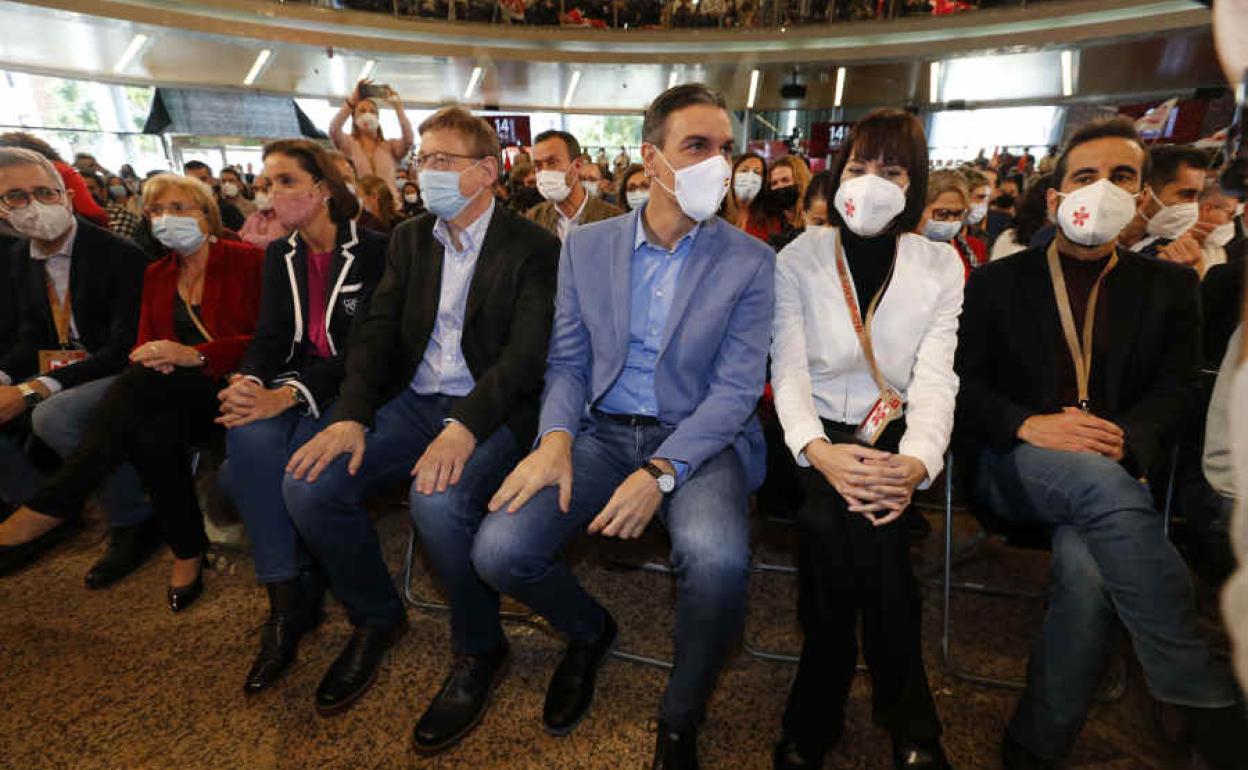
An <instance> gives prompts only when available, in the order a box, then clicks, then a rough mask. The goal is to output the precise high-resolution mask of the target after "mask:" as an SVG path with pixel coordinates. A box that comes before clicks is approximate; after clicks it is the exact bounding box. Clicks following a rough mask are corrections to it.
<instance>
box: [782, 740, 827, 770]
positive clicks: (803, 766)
mask: <svg viewBox="0 0 1248 770" xmlns="http://www.w3.org/2000/svg"><path fill="white" fill-rule="evenodd" d="M771 766H772V768H773V770H819V769H820V768H822V767H823V759H822V758H820V759H818V760H816V759H812V758H810V757H808V756H806V755H805V754H803V753H802V751H801V749H799V748H798V746H797V744H796V743H794V742H793V741H789V740H782V741H780V742H779V743H777V744H776V750H775V751H774V752H773V753H772V756H771Z"/></svg>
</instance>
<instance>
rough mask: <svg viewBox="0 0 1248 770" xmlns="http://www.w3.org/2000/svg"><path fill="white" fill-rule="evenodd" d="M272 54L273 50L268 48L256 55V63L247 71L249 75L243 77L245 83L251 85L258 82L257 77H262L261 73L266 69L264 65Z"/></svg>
mask: <svg viewBox="0 0 1248 770" xmlns="http://www.w3.org/2000/svg"><path fill="white" fill-rule="evenodd" d="M272 55H273V52H272V51H270V50H269V49H267V48H266V49H264V50H263V51H261V52H260V54H259V55H258V56H256V61H255V63H254V64H252V65H251V71H250V72H248V73H247V77H245V78H243V85H245V86H249V85H251V84H252V83H254V82H256V78H258V77H260V73H261V72H262V71H263V70H264V65H266V64H268V63H269V57H270V56H272Z"/></svg>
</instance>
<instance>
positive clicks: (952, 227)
mask: <svg viewBox="0 0 1248 770" xmlns="http://www.w3.org/2000/svg"><path fill="white" fill-rule="evenodd" d="M960 232H962V220H961V219H955V220H953V221H952V222H938V221H936V220H935V219H929V220H927V225H925V226H924V227H923V235H925V236H927V239H928V240H929V241H938V242H944V243H948V242H949V241H952V240H953V239H954V237H956V236H957V234H958V233H960Z"/></svg>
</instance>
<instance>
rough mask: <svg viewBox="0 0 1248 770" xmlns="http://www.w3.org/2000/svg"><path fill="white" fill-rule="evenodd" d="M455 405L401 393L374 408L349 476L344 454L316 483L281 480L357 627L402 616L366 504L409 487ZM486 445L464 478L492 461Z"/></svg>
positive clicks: (299, 525) (298, 525) (306, 538)
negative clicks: (373, 417) (371, 498)
mask: <svg viewBox="0 0 1248 770" xmlns="http://www.w3.org/2000/svg"><path fill="white" fill-rule="evenodd" d="M456 400H457V399H455V398H451V397H449V396H420V395H417V394H416V393H415V392H413V391H412V390H411V389H410V388H404V390H403V392H402V393H400V394H399V395H397V396H395V397H394V398H393V399H392V400H391V401H390V402H389V403H387V404H385V405H384V406H382V407H381V409H379V410H377V417H376V420H375V427H374V428H373V430H372V432H370V433H369V434H368V443H367V448H366V450H365V452H364V461H363V464H362V465H361V466H360V469H359V471H358V472H357V473H356V474H355V475H354V476H352V475H350V474H348V473H347V461H348V459H349V456H348V455H343V456H342V457H339V458H337V459H336V460H334V462H332V463H330V465H329V466H328V467H327V468H325V470H324V471H323V472H322V473H321V476H320V478H318V479H317V480H316V481H315V482H314V483H309V482H308V481H307V480H306V479H305V480H303V481H299V480H296V479H295V478H294V477H293V476H291V475H290V474H286V475H285V477H284V478H283V481H282V497H283V499H284V500H285V501H286V508H287V510H289V511H290V517H291V519H292V520H293V521H294V523H295V529H297V530H298V532H299V535H300V537H301V538H302V539H303V543H304V545H305V546H307V548H308V550H309V551H310V552H311V554H312V556H313V558H315V559H316V562H317V564H319V565H320V566H321V569H322V570H324V572H325V575H326V577H327V578H328V579H329V585H330V588H331V589H332V590H333V592H334V595H335V596H337V597H338V599H339V601H341V602H342V603H343V604H344V605H346V608H347V613H348V615H349V616H350V618H351V622H352V624H354V625H356V626H391V625H393V624H395V623H396V622H399V621H401V620H402V619H403V617H404V615H405V614H406V613H405V611H404V608H403V601H402V599H400V598H399V594H398V592H397V591H396V590H395V588H394V581H393V580H392V579H391V577H390V572H389V570H387V569H386V564H385V562H384V561H383V560H382V556H381V544H380V542H379V541H378V539H377V531H376V529H374V527H373V524H372V522H371V521H369V518H368V511H367V510H365V508H364V502H365V501H366V500H367V498H368V497H369V496H372V495H375V494H376V493H378V492H385V491H387V490H388V489H391V488H394V487H397V486H399V485H400V484H402V485H404V486H408V485H410V484H411V475H410V474H411V470H412V466H413V465H415V464H416V461H417V460H418V459H420V455H421V454H422V453H423V452H424V451H425V448H426V447H428V446H429V443H430V442H431V441H433V440H434V439H435V438H437V436H438V434H439V433H441V432H442V428H443V420H444V419H445V418H446V416H447V415H448V414H449V413H450V411H451V407H452V406H453V405H454V404H455V402H456ZM495 435H497V433H496V434H495ZM489 443H490V442H489V441H486V442H485V444H483V445H482V446H479V447H477V450H476V452H474V453H473V455H472V458H471V459H469V461H468V465H467V467H466V468H465V470H464V475H465V476H469V475H473V476H475V475H477V474H478V473H481V471H480V470H478V469H476V468H475V467H474V465H475V464H489V463H490V462H496V461H497V454H496V453H492V452H490V451H484V452H483V451H482V450H483V449H484V448H485V447H486V446H488V445H489ZM485 475H489V474H488V473H486V474H485ZM460 483H461V484H462V483H463V479H461V480H460ZM493 492H494V490H490V492H489V494H493Z"/></svg>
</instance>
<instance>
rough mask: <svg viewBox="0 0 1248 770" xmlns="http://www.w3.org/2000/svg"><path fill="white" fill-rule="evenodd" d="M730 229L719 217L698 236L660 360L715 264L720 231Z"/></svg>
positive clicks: (678, 289)
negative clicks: (700, 286) (703, 280)
mask: <svg viewBox="0 0 1248 770" xmlns="http://www.w3.org/2000/svg"><path fill="white" fill-rule="evenodd" d="M721 227H728V225H727V224H725V223H724V222H723V220H721V219H720V218H719V217H712V218H711V219H710V220H709V221H707V222H705V223H703V225H702V229H701V230H700V231H698V234H697V235H695V236H694V240H693V246H692V248H691V249H690V250H689V256H688V257H686V258H685V264H684V267H682V268H681V271H680V277H679V278H678V279H677V283H676V296H674V297H673V298H672V309H671V312H669V313H668V314H667V326H666V327H665V328H664V329H663V341H662V342H661V343H660V344H659V358H662V357H663V354H664V353H665V352H667V345H668V343H670V342H671V341H672V336H673V335H674V334H675V333H676V327H677V326H678V325H679V324H680V322H681V320H682V319H683V318H684V315H685V311H687V310H688V309H689V303H690V302H692V301H693V297H694V292H695V291H696V290H697V289H698V287H699V285H701V283H702V279H703V278H704V277H705V276H706V273H707V271H709V270H710V269H711V265H712V264H713V263H714V258H713V256H712V255H714V254H716V253H717V249H718V248H719V241H720V228H721Z"/></svg>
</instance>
